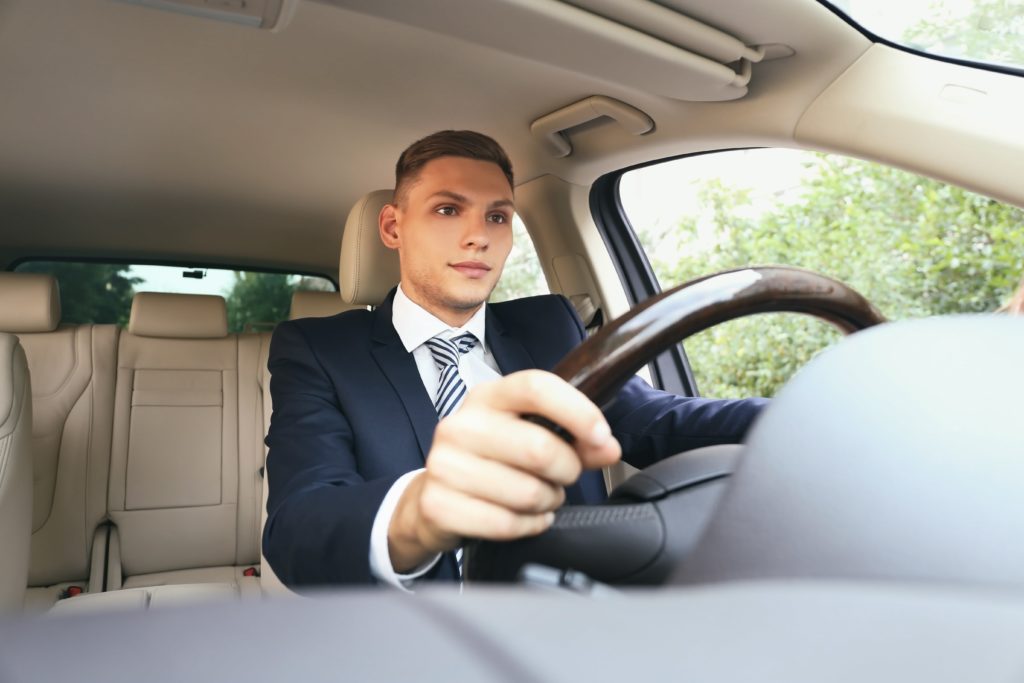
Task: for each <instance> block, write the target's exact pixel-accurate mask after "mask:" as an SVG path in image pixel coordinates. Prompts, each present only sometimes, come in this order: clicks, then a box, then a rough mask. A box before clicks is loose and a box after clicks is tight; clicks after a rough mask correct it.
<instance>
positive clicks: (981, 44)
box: [832, 0, 1024, 68]
mask: <svg viewBox="0 0 1024 683" xmlns="http://www.w3.org/2000/svg"><path fill="white" fill-rule="evenodd" d="M832 4H833V5H834V6H835V7H836V8H838V9H839V10H841V11H842V12H844V13H845V14H846V15H847V16H848V17H850V18H851V19H852V20H854V21H856V22H857V23H859V24H861V25H862V26H863V27H864V28H866V29H867V30H868V31H871V32H872V33H874V34H876V35H878V36H881V37H882V38H885V39H887V40H890V41H892V42H894V43H899V44H901V45H905V46H906V47H909V48H913V49H915V50H921V51H922V52H930V53H932V54H936V55H943V56H946V57H956V58H959V59H968V60H971V61H975V62H987V63H990V64H1001V65H1004V66H1011V67H1017V68H1024V0H833V2H832Z"/></svg>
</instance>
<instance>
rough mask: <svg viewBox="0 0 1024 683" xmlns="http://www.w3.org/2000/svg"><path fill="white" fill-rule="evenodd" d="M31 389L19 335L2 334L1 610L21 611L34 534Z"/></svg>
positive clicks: (0, 352) (0, 458)
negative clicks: (31, 541)
mask: <svg viewBox="0 0 1024 683" xmlns="http://www.w3.org/2000/svg"><path fill="white" fill-rule="evenodd" d="M31 430H32V394H31V389H30V385H29V377H28V363H27V361H26V360H25V352H24V351H23V350H22V348H21V345H20V344H19V343H18V338H17V337H15V336H14V335H10V334H0V543H2V544H3V552H0V612H18V611H21V609H22V605H23V603H24V600H25V585H26V582H27V581H28V562H29V543H30V538H31V536H32V446H31V443H30V438H31Z"/></svg>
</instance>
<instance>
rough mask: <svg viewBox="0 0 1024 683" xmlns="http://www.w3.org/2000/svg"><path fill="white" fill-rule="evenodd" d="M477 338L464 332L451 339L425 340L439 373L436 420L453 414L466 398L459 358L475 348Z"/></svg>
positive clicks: (435, 404)
mask: <svg viewBox="0 0 1024 683" xmlns="http://www.w3.org/2000/svg"><path fill="white" fill-rule="evenodd" d="M476 344H477V338H476V337H474V336H473V334H472V333H470V332H464V333H462V334H460V335H459V336H457V337H452V338H451V339H442V338H441V337H433V338H431V339H428V340H427V348H429V349H430V354H431V355H432V356H433V357H434V363H435V364H436V365H437V369H438V370H440V372H441V377H440V379H439V381H438V386H437V398H435V399H434V409H435V410H436V411H437V417H438V419H443V418H446V417H448V416H449V415H451V414H452V413H453V412H455V409H456V408H458V407H459V405H461V404H462V399H463V398H465V396H466V383H465V382H463V381H462V376H461V375H459V356H461V355H462V354H464V353H466V352H467V351H469V350H470V349H471V348H473V347H474V346H476Z"/></svg>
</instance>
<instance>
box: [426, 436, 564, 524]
mask: <svg viewBox="0 0 1024 683" xmlns="http://www.w3.org/2000/svg"><path fill="white" fill-rule="evenodd" d="M570 457H572V458H573V459H575V457H576V456H575V454H572V455H571V456H570ZM427 476H429V477H432V478H434V479H435V480H436V481H438V482H440V483H441V484H442V485H444V486H446V487H448V488H450V489H453V490H455V491H459V492H460V493H464V494H466V495H468V496H471V497H473V498H478V499H481V500H485V501H487V502H490V503H494V504H495V505H499V506H501V507H504V508H507V509H509V510H512V511H514V512H523V513H534V514H536V513H541V512H550V511H551V510H555V509H557V508H558V507H559V506H560V505H561V504H562V503H563V502H564V501H565V489H563V488H562V486H561V485H559V484H552V483H551V482H548V481H545V480H543V479H540V478H538V477H536V476H534V475H532V474H528V473H526V472H523V471H522V470H519V469H516V468H515V467H512V466H510V465H507V464H505V463H502V462H498V461H496V460H488V459H486V458H482V457H480V456H478V455H476V454H474V453H468V452H465V451H460V450H458V449H455V448H440V449H435V450H433V451H431V454H430V458H429V459H428V460H427Z"/></svg>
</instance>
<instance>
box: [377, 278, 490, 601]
mask: <svg viewBox="0 0 1024 683" xmlns="http://www.w3.org/2000/svg"><path fill="white" fill-rule="evenodd" d="M486 309H487V304H484V305H483V306H481V307H480V310H479V311H477V312H476V313H475V314H473V317H472V318H470V319H469V322H467V323H466V324H465V325H463V326H462V327H458V328H456V327H451V326H449V325H448V323H446V322H444V321H443V320H439V319H438V318H436V317H435V316H434V315H433V314H432V313H429V312H428V311H426V310H425V309H423V308H422V307H421V306H420V305H419V304H416V303H414V302H413V301H412V300H411V299H410V298H409V297H408V296H406V295H405V292H403V291H402V286H401V285H399V286H398V291H397V292H395V300H394V303H393V304H392V309H391V310H392V313H391V323H392V325H394V327H395V331H396V332H397V333H398V338H399V339H401V340H402V345H403V346H404V347H405V350H406V351H408V352H410V353H411V354H412V357H413V360H415V361H416V369H417V370H418V371H419V374H420V379H421V380H423V386H424V388H426V390H427V395H428V396H430V400H431V402H433V400H434V399H435V397H436V396H437V389H438V384H439V383H440V377H441V371H440V370H438V369H437V365H436V364H435V362H434V357H433V355H432V354H431V353H430V349H429V348H428V347H427V345H426V342H427V340H428V339H431V338H433V337H435V336H437V335H441V336H442V337H443V338H445V339H451V338H452V337H455V336H458V335H460V334H462V333H463V332H471V333H472V334H473V336H475V337H476V338H477V340H479V343H478V344H477V345H476V346H474V347H473V348H472V349H470V350H469V351H467V352H466V353H464V354H462V355H461V356H460V357H459V375H460V376H461V377H462V381H463V382H465V383H466V387H467V389H472V388H473V387H474V386H476V385H477V384H479V383H480V382H488V381H493V380H495V379H498V378H500V377H501V370H499V369H498V364H497V363H496V362H495V360H494V357H493V356H492V355H491V352H490V349H489V348H488V347H487V339H486V337H485V334H486V331H485V328H486V325H485V320H486ZM422 471H423V470H422V469H418V470H413V471H412V472H409V473H407V474H405V475H403V476H402V477H400V478H399V479H398V481H396V482H395V483H394V484H392V486H391V489H390V490H388V493H387V495H386V496H384V500H383V501H381V504H380V507H379V508H378V509H377V515H376V516H375V517H374V519H373V528H372V529H371V531H370V572H371V573H372V574H373V576H374V577H376V578H377V580H379V581H381V582H383V583H386V584H388V585H391V586H395V587H397V588H400V589H403V590H408V589H409V587H410V586H411V585H412V583H413V582H414V581H415V580H416V579H418V578H419V577H421V576H423V575H424V574H426V573H427V572H429V571H430V570H431V569H432V568H433V566H434V565H435V564H437V562H438V560H439V559H440V558H441V556H440V555H438V556H436V557H434V558H433V559H432V560H430V561H429V562H427V563H426V564H424V565H422V566H420V567H418V568H417V569H416V570H415V571H413V572H410V573H408V574H398V573H396V572H395V570H394V566H393V565H392V564H391V553H390V551H389V549H388V527H390V526H391V517H392V516H393V515H394V513H395V507H396V506H397V505H398V499H399V498H401V497H402V493H404V492H405V489H406V487H408V486H409V483H410V482H411V481H412V479H413V477H415V476H416V475H417V474H419V473H420V472H422Z"/></svg>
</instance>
